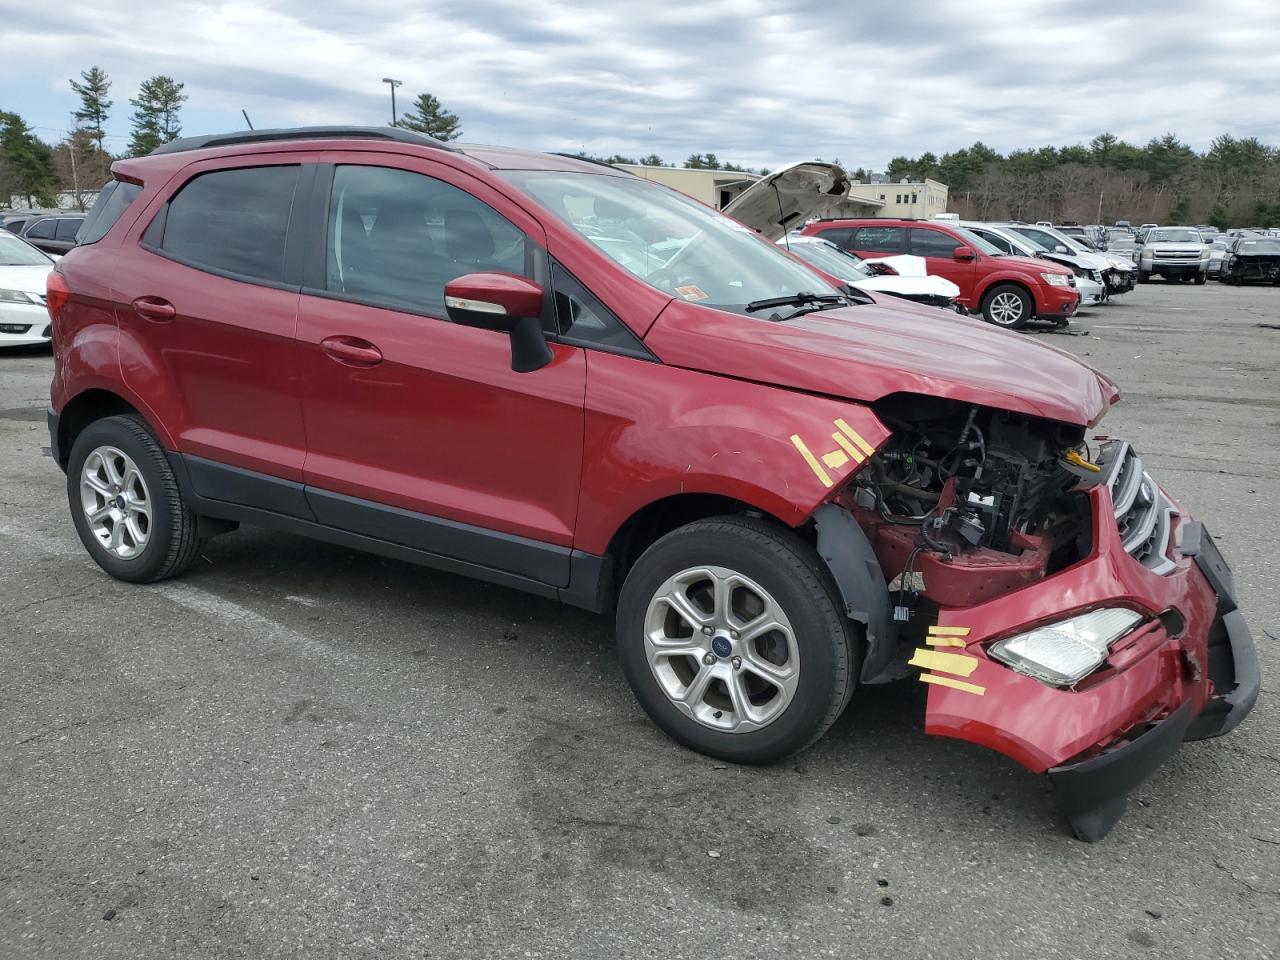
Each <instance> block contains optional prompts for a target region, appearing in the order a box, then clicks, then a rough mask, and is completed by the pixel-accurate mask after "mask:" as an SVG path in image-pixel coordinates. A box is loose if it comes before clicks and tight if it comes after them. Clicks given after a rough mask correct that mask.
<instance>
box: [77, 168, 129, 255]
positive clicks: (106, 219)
mask: <svg viewBox="0 0 1280 960" xmlns="http://www.w3.org/2000/svg"><path fill="white" fill-rule="evenodd" d="M140 193H142V188H141V187H140V186H138V185H137V184H136V183H128V182H127V181H124V180H111V181H109V182H108V183H107V185H106V186H104V187H103V188H102V190H100V191H99V192H98V199H97V200H95V201H94V202H93V208H92V209H91V210H90V211H89V216H87V217H86V218H85V220H84V222H83V223H82V224H80V232H79V233H77V234H76V243H78V244H81V245H83V244H86V243H97V242H98V241H99V240H101V239H102V238H103V237H105V236H106V235H107V231H108V230H110V229H111V228H112V227H114V226H115V225H116V221H117V220H119V219H120V215H121V214H122V213H124V212H125V210H126V209H128V207H129V204H131V203H133V201H135V200H137V199H138V194H140Z"/></svg>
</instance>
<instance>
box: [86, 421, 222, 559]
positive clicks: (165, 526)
mask: <svg viewBox="0 0 1280 960" xmlns="http://www.w3.org/2000/svg"><path fill="white" fill-rule="evenodd" d="M67 501H68V504H69V506H70V508H71V519H72V522H73V523H74V524H75V528H76V533H78V534H79V535H80V542H81V543H83V544H84V548H85V549H86V550H87V551H88V552H89V556H91V557H92V558H93V559H94V562H96V563H97V564H98V566H100V567H102V569H103V570H105V571H106V572H107V573H109V574H111V576H113V577H115V578H116V579H118V580H127V581H129V582H130V583H151V582H152V581H155V580H163V579H165V578H167V577H173V576H177V575H178V574H180V573H182V572H183V571H184V570H186V569H187V568H188V567H189V566H191V564H192V562H194V560H195V558H196V556H197V554H198V553H199V551H200V546H201V541H200V538H199V535H198V521H197V518H196V515H195V513H193V512H192V510H191V508H190V507H189V506H188V505H187V504H186V502H185V501H184V500H183V498H182V491H181V490H180V489H179V488H178V482H177V479H176V478H175V477H174V475H173V469H172V467H170V465H169V458H168V457H167V456H166V455H165V452H164V448H163V447H161V446H160V444H159V442H157V440H156V439H155V437H154V436H153V435H152V434H151V431H150V430H149V429H148V428H147V425H146V424H145V423H144V422H143V421H142V420H141V419H139V418H138V417H134V416H118V417H108V418H106V419H104V420H98V421H96V422H95V423H91V424H90V425H89V426H87V427H85V428H84V430H83V431H81V433H80V435H79V436H78V437H76V440H75V443H74V444H72V447H71V456H70V458H69V460H68V463H67Z"/></svg>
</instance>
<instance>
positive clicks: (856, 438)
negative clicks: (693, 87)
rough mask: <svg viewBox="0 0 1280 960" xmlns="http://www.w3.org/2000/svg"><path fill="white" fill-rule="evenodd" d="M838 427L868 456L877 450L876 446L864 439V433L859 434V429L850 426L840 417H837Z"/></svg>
mask: <svg viewBox="0 0 1280 960" xmlns="http://www.w3.org/2000/svg"><path fill="white" fill-rule="evenodd" d="M836 429H838V430H841V431H843V432H844V433H845V435H846V436H848V438H849V439H850V440H852V441H853V442H854V443H856V444H857V445H858V446H859V447H860V448H862V452H863V453H865V454H866V455H867V456H868V457H869V456H871V455H872V454H873V453H875V452H876V448H875V447H873V446H872V445H871V444H869V443H867V441H865V440H863V439H862V435H861V434H859V433H858V431H857V430H855V429H853V427H851V426H849V424H847V423H845V422H844V420H842V419H840V418H837V419H836Z"/></svg>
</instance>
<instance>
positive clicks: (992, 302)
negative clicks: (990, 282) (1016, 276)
mask: <svg viewBox="0 0 1280 960" xmlns="http://www.w3.org/2000/svg"><path fill="white" fill-rule="evenodd" d="M982 316H983V317H984V318H985V319H986V321H987V323H993V324H995V325H996V326H997V327H1004V328H1005V329H1006V330H1017V329H1019V328H1020V327H1024V326H1026V325H1027V321H1028V320H1030V319H1031V318H1032V317H1033V316H1035V303H1033V302H1032V300H1031V294H1029V293H1027V291H1025V290H1023V289H1022V288H1021V287H1015V286H1013V284H1009V283H1005V284H1001V285H1000V286H998V287H994V288H992V289H991V291H990V292H988V293H987V295H986V296H985V297H983V298H982Z"/></svg>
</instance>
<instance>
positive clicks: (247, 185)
mask: <svg viewBox="0 0 1280 960" xmlns="http://www.w3.org/2000/svg"><path fill="white" fill-rule="evenodd" d="M297 182H298V167H297V166H296V165H294V166H280V167H240V168H237V169H235V170H217V171H214V172H213V173H204V174H201V175H200V176H198V177H196V178H195V179H194V180H191V181H190V182H189V183H187V185H186V186H184V187H183V188H182V190H181V191H179V193H178V195H177V196H175V197H174V198H173V199H172V200H170V201H169V203H168V210H167V213H163V214H161V216H164V218H165V219H164V224H163V231H162V232H161V233H160V236H158V237H157V236H156V235H155V232H153V230H152V229H148V230H147V241H148V242H153V243H155V245H156V246H158V247H159V248H160V250H162V251H163V252H164V253H167V254H169V255H170V256H172V257H173V258H174V259H176V260H181V261H182V262H183V263H187V264H189V265H191V266H194V267H198V268H204V269H208V270H211V271H213V272H215V273H233V274H236V275H237V276H243V277H252V278H254V279H258V280H269V281H273V282H277V283H279V282H282V281H283V280H284V243H285V235H286V234H287V233H288V232H289V214H290V212H291V211H292V209H293V191H294V187H295V186H296V185H297ZM153 226H154V225H153Z"/></svg>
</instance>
